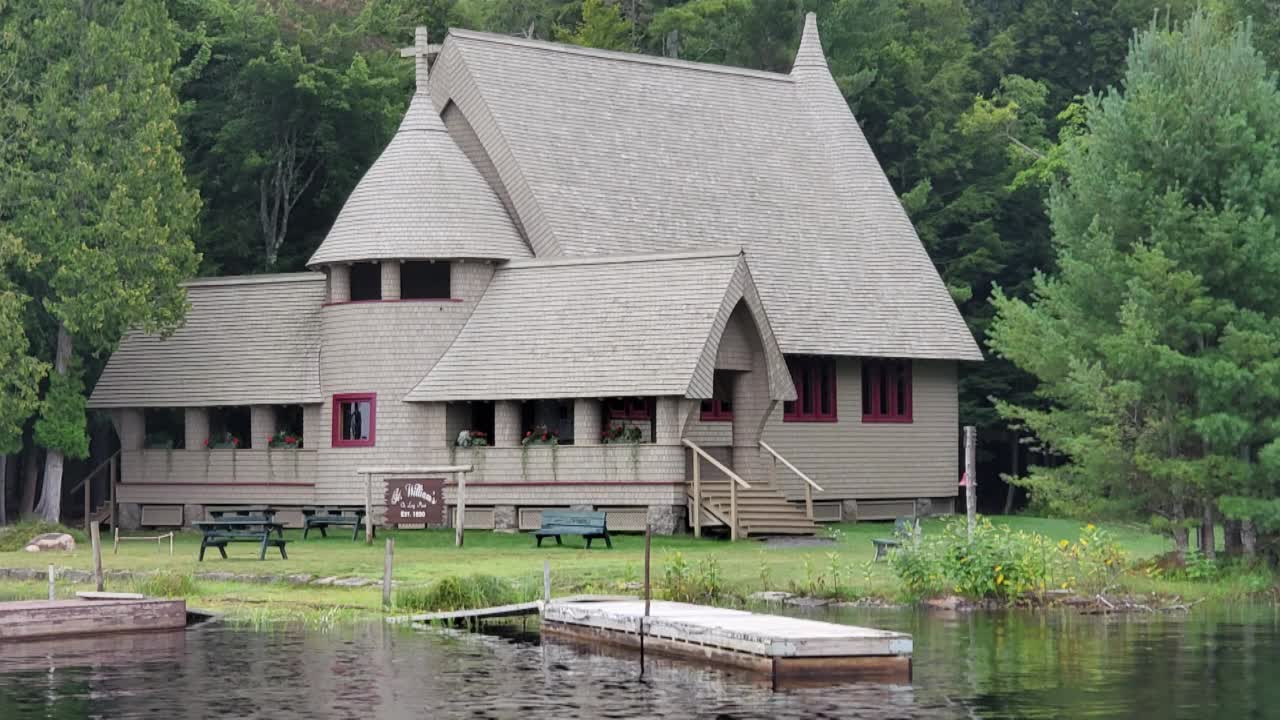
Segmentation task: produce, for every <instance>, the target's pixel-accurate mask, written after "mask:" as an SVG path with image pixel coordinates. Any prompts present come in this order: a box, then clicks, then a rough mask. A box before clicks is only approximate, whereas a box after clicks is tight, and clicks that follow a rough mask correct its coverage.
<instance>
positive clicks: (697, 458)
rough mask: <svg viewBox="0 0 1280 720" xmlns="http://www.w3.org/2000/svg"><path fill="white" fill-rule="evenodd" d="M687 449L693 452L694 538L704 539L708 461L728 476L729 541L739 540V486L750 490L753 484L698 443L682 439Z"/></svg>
mask: <svg viewBox="0 0 1280 720" xmlns="http://www.w3.org/2000/svg"><path fill="white" fill-rule="evenodd" d="M680 442H682V443H684V445H685V447H687V448H689V449H690V450H692V451H693V453H694V455H693V499H694V508H693V513H692V514H693V536H694V537H702V461H703V460H706V461H707V462H709V463H711V466H712V467H714V468H716V469H717V470H719V471H720V472H722V473H724V474H725V475H726V476H728V478H729V480H730V482H729V539H730V540H737V539H738V486H739V485H741V486H742V487H743V488H745V489H747V490H750V489H751V484H750V483H748V482H747V481H746V480H743V479H742V478H740V477H738V474H737V473H735V472H734V471H732V470H730V469H729V468H728V466H726V465H725V464H724V463H722V462H720V461H719V460H717V459H715V458H713V457H711V455H709V454H707V451H706V450H703V449H702V448H700V447H698V445H697V443H695V442H693V441H692V440H689V439H687V438H686V439H682V440H681V441H680Z"/></svg>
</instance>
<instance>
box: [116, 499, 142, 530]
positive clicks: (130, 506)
mask: <svg viewBox="0 0 1280 720" xmlns="http://www.w3.org/2000/svg"><path fill="white" fill-rule="evenodd" d="M116 523H117V524H119V525H120V529H121V530H139V529H141V528H142V506H141V505H139V504H138V503H118V504H117V505H116Z"/></svg>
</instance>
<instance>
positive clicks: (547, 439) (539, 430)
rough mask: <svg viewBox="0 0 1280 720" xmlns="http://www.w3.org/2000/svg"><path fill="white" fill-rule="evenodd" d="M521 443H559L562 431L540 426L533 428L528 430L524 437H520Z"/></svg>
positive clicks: (528, 444)
mask: <svg viewBox="0 0 1280 720" xmlns="http://www.w3.org/2000/svg"><path fill="white" fill-rule="evenodd" d="M520 444H521V445H523V446H525V447H529V446H532V445H559V444H560V433H558V432H556V431H555V430H548V429H547V428H545V427H542V426H539V427H536V428H534V429H532V430H526V431H525V433H524V437H523V438H521V439H520Z"/></svg>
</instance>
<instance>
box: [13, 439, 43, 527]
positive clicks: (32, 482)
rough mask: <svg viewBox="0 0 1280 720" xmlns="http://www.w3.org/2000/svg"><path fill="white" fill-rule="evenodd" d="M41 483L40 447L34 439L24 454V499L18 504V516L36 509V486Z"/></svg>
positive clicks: (21, 516)
mask: <svg viewBox="0 0 1280 720" xmlns="http://www.w3.org/2000/svg"><path fill="white" fill-rule="evenodd" d="M39 484H40V448H38V447H36V446H35V443H34V441H33V442H32V444H31V445H30V446H28V447H27V450H26V452H24V453H23V454H22V499H21V501H20V502H19V504H18V517H20V518H23V517H27V516H28V515H30V514H32V513H33V512H35V510H36V486H38V485H39Z"/></svg>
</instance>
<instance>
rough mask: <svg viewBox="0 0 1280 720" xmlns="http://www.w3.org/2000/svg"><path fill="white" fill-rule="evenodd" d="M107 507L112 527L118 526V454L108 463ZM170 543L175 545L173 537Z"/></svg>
mask: <svg viewBox="0 0 1280 720" xmlns="http://www.w3.org/2000/svg"><path fill="white" fill-rule="evenodd" d="M107 507H108V508H109V509H110V513H111V527H113V528H114V527H117V525H116V456H115V455H112V456H111V459H110V460H109V461H108V464H107ZM169 544H170V546H172V545H173V539H172V538H170V540H169ZM169 554H170V555H172V554H173V551H172V547H170V552H169Z"/></svg>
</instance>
